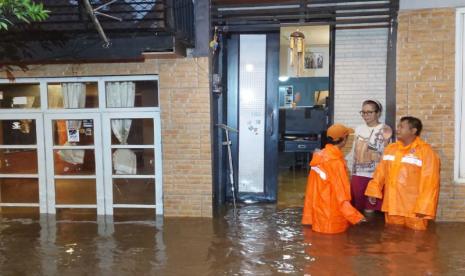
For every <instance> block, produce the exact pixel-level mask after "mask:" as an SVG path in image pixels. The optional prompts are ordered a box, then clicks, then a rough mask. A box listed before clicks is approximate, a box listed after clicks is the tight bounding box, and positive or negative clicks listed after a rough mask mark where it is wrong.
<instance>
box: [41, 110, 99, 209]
mask: <svg viewBox="0 0 465 276" xmlns="http://www.w3.org/2000/svg"><path fill="white" fill-rule="evenodd" d="M83 119H91V120H93V124H94V133H98V134H100V133H101V124H100V115H99V113H88V114H83V113H77V114H76V113H71V112H70V113H64V112H63V113H51V114H45V119H44V120H45V131H44V134H45V143H46V147H45V148H46V151H47V152H46V155H45V156H46V158H47V203H48V213H50V214H55V212H56V210H57V209H61V208H86V209H95V208H96V209H97V215H104V214H105V213H104V190H103V189H104V188H103V174H102V171H103V163H102V147H103V143H102V139H101V135H94V144H93V145H89V146H55V145H54V140H53V121H55V120H83ZM98 145H102V146H98ZM54 149H83V150H86V149H91V150H94V156H95V174H93V175H75V174H70V175H55V155H54ZM57 179H95V185H96V187H95V188H96V204H57V203H56V202H55V187H56V186H55V180H57Z"/></svg>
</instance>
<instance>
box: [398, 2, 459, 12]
mask: <svg viewBox="0 0 465 276" xmlns="http://www.w3.org/2000/svg"><path fill="white" fill-rule="evenodd" d="M455 7H465V0H440V1H439V0H400V3H399V9H400V10H419V9H434V8H455Z"/></svg>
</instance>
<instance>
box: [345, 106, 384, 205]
mask: <svg viewBox="0 0 465 276" xmlns="http://www.w3.org/2000/svg"><path fill="white" fill-rule="evenodd" d="M382 108H383V107H382V105H381V103H380V102H378V101H377V100H366V101H364V102H363V103H362V110H360V115H361V116H362V118H363V120H364V121H365V123H364V124H362V125H359V126H358V127H357V128H356V129H355V138H354V144H353V147H352V153H351V155H349V156H350V157H349V159H351V160H348V161H349V164H352V165H351V171H352V179H351V185H350V190H351V195H352V205H353V206H354V207H355V208H357V209H358V210H360V211H364V212H365V213H371V212H373V211H375V210H376V211H380V210H381V205H382V201H381V200H377V201H376V203H375V204H371V203H370V202H369V201H368V198H367V197H366V196H365V189H366V187H367V185H368V182H369V181H370V180H371V179H372V177H373V173H374V171H375V168H376V166H377V165H378V163H379V162H380V159H381V156H382V155H383V151H384V147H385V146H387V144H389V142H390V141H391V137H392V129H391V128H390V127H389V126H388V125H386V124H383V123H380V121H379V118H380V117H381V112H382Z"/></svg>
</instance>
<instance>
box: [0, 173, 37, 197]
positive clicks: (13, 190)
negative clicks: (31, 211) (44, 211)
mask: <svg viewBox="0 0 465 276" xmlns="http://www.w3.org/2000/svg"><path fill="white" fill-rule="evenodd" d="M0 202H3V203H6V202H7V203H38V202H39V181H38V180H37V179H36V178H2V179H0Z"/></svg>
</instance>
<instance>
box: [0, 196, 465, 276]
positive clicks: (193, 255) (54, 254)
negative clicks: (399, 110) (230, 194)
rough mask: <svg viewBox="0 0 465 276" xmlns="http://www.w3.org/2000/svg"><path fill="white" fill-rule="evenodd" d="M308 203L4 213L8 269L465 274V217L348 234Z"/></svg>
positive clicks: (375, 221) (2, 244)
mask: <svg viewBox="0 0 465 276" xmlns="http://www.w3.org/2000/svg"><path fill="white" fill-rule="evenodd" d="M300 217H301V209H300V208H288V209H283V210H277V209H276V207H275V206H274V205H249V206H241V207H240V208H239V209H238V210H237V213H236V215H235V216H234V213H233V211H232V210H229V211H226V212H225V214H224V215H220V216H218V218H215V219H199V218H165V219H162V218H160V219H157V220H154V221H148V222H112V221H111V218H99V220H98V221H79V222H73V221H56V220H55V217H53V216H43V217H41V219H40V220H33V219H20V218H8V219H6V218H4V219H2V220H1V222H0V251H1V253H0V271H1V275H465V234H464V233H465V223H436V224H432V225H431V226H430V227H429V229H428V231H426V232H415V231H412V230H408V229H404V228H400V227H385V226H384V223H383V219H382V216H374V217H372V218H371V220H370V221H369V222H367V223H365V224H363V225H361V226H356V227H352V228H351V229H350V230H349V231H347V232H346V233H342V234H338V235H324V234H318V233H315V232H312V231H311V230H310V229H309V228H307V227H302V226H301V225H300Z"/></svg>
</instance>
